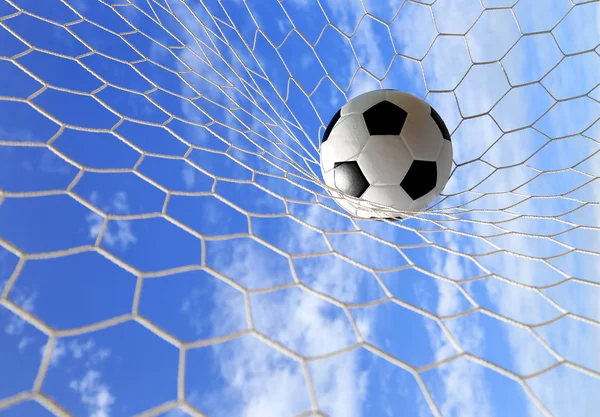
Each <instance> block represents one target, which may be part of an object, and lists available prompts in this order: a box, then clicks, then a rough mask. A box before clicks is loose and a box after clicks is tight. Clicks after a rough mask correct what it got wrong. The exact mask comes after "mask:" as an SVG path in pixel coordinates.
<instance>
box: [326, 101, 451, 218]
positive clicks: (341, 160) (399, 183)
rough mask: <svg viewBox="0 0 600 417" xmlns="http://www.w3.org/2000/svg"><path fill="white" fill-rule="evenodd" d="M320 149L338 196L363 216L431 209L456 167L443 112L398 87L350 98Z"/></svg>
mask: <svg viewBox="0 0 600 417" xmlns="http://www.w3.org/2000/svg"><path fill="white" fill-rule="evenodd" d="M320 153H321V172H322V174H323V178H324V180H325V184H326V185H328V186H329V187H331V189H330V190H329V191H330V193H331V194H332V196H333V197H334V198H335V201H336V202H337V203H338V204H339V205H340V206H341V207H342V208H343V209H344V210H346V211H348V212H350V213H351V214H352V215H354V216H357V217H362V218H380V219H385V218H393V219H401V218H403V217H404V216H405V214H408V213H409V212H412V211H421V210H423V209H425V208H426V207H428V206H429V205H430V204H431V203H432V202H433V201H434V200H435V198H436V197H437V196H438V195H439V194H440V193H441V191H442V190H443V189H444V187H445V186H446V183H447V182H448V179H449V177H450V169H451V167H452V142H451V140H450V133H449V132H448V128H447V127H446V125H445V124H444V121H443V120H442V118H441V117H440V115H439V114H438V113H437V112H436V111H435V110H434V109H433V107H431V106H429V104H427V103H426V102H425V101H423V100H421V99H419V98H418V97H415V96H413V95H412V94H408V93H403V92H401V91H397V90H375V91H371V92H368V93H365V94H362V95H360V96H358V97H355V98H353V99H352V100H350V101H349V102H347V103H346V104H345V105H344V106H343V107H342V108H341V109H340V110H339V111H338V112H337V113H336V114H335V115H334V116H333V118H332V119H331V122H330V123H329V125H328V126H327V129H326V130H325V134H324V135H323V141H322V143H321V150H320Z"/></svg>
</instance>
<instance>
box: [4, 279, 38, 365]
mask: <svg viewBox="0 0 600 417" xmlns="http://www.w3.org/2000/svg"><path fill="white" fill-rule="evenodd" d="M37 295H38V293H37V292H36V291H19V290H18V289H13V297H14V298H13V301H14V303H15V304H17V305H18V306H19V307H21V308H22V309H23V310H25V311H26V312H28V313H31V312H33V309H34V307H35V301H36V298H37ZM26 325H27V322H26V321H25V320H24V319H23V318H22V317H21V316H19V315H17V314H12V313H10V314H9V317H8V321H7V323H6V324H5V325H4V333H5V334H6V335H7V336H13V337H18V339H19V341H18V342H17V349H18V351H19V353H21V354H23V353H24V352H25V350H26V349H27V346H29V345H31V344H32V343H34V342H35V338H33V337H31V336H24V335H23V333H24V332H25V326H26Z"/></svg>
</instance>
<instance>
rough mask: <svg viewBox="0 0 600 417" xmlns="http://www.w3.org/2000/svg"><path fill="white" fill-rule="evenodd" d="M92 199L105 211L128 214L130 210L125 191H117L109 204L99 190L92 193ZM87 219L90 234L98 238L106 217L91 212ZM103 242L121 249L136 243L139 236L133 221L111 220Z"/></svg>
mask: <svg viewBox="0 0 600 417" xmlns="http://www.w3.org/2000/svg"><path fill="white" fill-rule="evenodd" d="M89 199H90V201H91V202H92V203H93V204H94V205H95V206H96V207H98V208H100V209H101V210H103V211H104V212H110V213H115V214H128V213H129V212H130V208H129V203H128V201H127V194H126V193H125V192H124V191H118V192H116V193H115V194H114V195H113V196H112V198H110V199H109V201H108V203H107V204H103V199H102V197H101V196H100V195H99V194H98V192H97V191H93V192H92V193H91V194H90V198H89ZM85 219H86V221H87V222H88V225H89V227H90V228H89V236H90V237H91V238H97V237H98V235H99V234H100V232H101V231H102V226H103V224H104V217H102V216H100V215H98V214H96V213H93V212H90V213H88V214H87V215H86V218H85ZM102 242H103V243H105V244H106V245H108V247H111V248H113V247H118V248H119V249H120V250H122V251H124V250H126V249H127V248H128V247H129V245H131V244H133V243H136V242H137V238H136V236H135V235H134V234H133V231H132V228H131V222H130V221H127V220H113V221H111V222H109V224H108V227H107V228H106V229H105V230H104V235H103V236H102Z"/></svg>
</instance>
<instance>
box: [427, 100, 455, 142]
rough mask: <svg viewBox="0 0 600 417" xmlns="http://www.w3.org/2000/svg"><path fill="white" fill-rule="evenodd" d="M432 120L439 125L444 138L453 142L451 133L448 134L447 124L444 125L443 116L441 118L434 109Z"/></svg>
mask: <svg viewBox="0 0 600 417" xmlns="http://www.w3.org/2000/svg"><path fill="white" fill-rule="evenodd" d="M431 118H432V119H433V121H434V122H435V124H436V125H437V127H438V129H440V132H442V136H443V137H444V139H446V140H450V141H451V139H450V132H448V128H447V127H446V123H444V121H443V120H442V116H440V115H439V114H438V112H436V111H435V109H434V108H433V107H432V108H431Z"/></svg>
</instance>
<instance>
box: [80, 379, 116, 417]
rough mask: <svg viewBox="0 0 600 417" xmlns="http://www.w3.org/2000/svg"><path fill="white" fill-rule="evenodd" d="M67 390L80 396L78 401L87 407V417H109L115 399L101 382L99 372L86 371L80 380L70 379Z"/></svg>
mask: <svg viewBox="0 0 600 417" xmlns="http://www.w3.org/2000/svg"><path fill="white" fill-rule="evenodd" d="M69 388H71V389H72V390H73V391H75V392H77V393H79V394H80V401H81V403H82V404H84V405H85V406H86V407H87V409H88V413H89V417H110V415H111V414H110V413H111V407H112V405H113V404H114V403H115V397H113V396H112V395H111V393H110V389H109V388H108V385H106V384H104V383H103V382H102V374H101V373H100V372H98V371H94V370H91V369H90V370H88V371H87V372H86V374H85V375H84V376H83V377H81V378H80V379H72V380H71V381H70V382H69Z"/></svg>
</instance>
